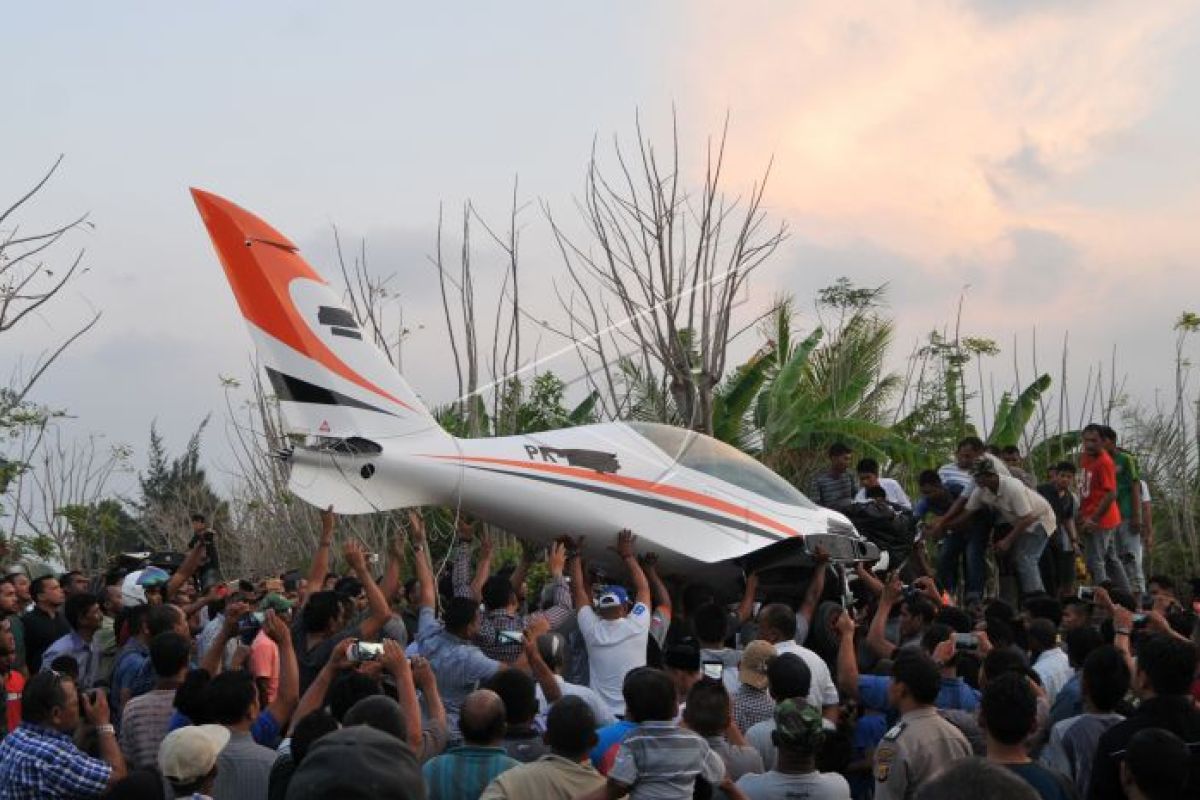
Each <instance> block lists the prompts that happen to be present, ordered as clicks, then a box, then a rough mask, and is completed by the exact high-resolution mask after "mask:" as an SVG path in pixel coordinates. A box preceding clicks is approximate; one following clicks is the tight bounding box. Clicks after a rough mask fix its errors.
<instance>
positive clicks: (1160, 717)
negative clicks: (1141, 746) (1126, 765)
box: [1088, 695, 1200, 800]
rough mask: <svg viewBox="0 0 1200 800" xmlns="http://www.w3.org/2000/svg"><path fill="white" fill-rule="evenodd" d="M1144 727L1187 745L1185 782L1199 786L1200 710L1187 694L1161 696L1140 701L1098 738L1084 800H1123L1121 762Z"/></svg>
mask: <svg viewBox="0 0 1200 800" xmlns="http://www.w3.org/2000/svg"><path fill="white" fill-rule="evenodd" d="M1146 728H1163V729H1164V730H1168V731H1170V732H1171V733H1173V734H1175V735H1176V736H1178V737H1179V738H1180V739H1182V740H1183V743H1184V744H1186V745H1187V746H1188V752H1189V753H1190V758H1189V762H1190V768H1191V774H1190V777H1189V778H1188V783H1189V784H1190V785H1191V786H1200V711H1197V710H1196V708H1195V706H1194V705H1193V703H1192V698H1191V696H1190V695H1163V696H1161V697H1152V698H1150V699H1148V700H1143V701H1142V703H1141V705H1139V706H1138V707H1137V710H1136V711H1134V712H1133V714H1131V715H1130V716H1129V717H1128V718H1127V719H1125V720H1124V721H1123V722H1118V723H1117V724H1116V725H1113V726H1112V727H1111V728H1109V729H1108V730H1106V731H1105V732H1104V733H1103V734H1101V735H1100V743H1099V744H1098V745H1097V746H1096V752H1095V755H1094V761H1093V762H1092V780H1091V782H1090V783H1089V785H1088V797H1089V798H1093V799H1095V800H1104V799H1105V798H1114V799H1115V798H1118V797H1124V796H1125V795H1124V792H1123V791H1122V789H1121V774H1120V772H1121V768H1120V763H1121V760H1122V759H1123V758H1124V757H1125V748H1126V747H1128V746H1129V740H1130V739H1132V738H1133V735H1134V734H1135V733H1137V732H1138V731H1141V730H1145V729H1146Z"/></svg>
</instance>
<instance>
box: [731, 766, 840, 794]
mask: <svg viewBox="0 0 1200 800" xmlns="http://www.w3.org/2000/svg"><path fill="white" fill-rule="evenodd" d="M737 787H738V788H739V789H741V790H742V791H743V792H745V793H746V796H747V797H749V798H750V800H778V798H789V800H790V798H804V800H850V784H849V783H847V782H846V779H845V778H843V777H842V776H841V775H839V774H837V773H836V772H806V773H804V774H802V775H795V774H789V773H785V772H777V771H775V770H771V771H770V772H764V773H762V774H760V775H743V776H742V777H741V778H739V779H738V781H737Z"/></svg>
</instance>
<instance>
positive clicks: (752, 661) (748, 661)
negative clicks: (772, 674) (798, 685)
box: [738, 639, 777, 689]
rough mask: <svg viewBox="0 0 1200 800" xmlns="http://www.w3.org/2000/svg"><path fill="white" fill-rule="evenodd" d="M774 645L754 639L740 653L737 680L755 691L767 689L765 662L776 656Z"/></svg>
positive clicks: (763, 640)
mask: <svg viewBox="0 0 1200 800" xmlns="http://www.w3.org/2000/svg"><path fill="white" fill-rule="evenodd" d="M776 655H777V654H776V652H775V645H773V644H771V643H770V642H768V641H766V640H765V639H755V640H754V641H753V642H751V643H750V644H748V645H746V649H744V650H743V651H742V663H740V664H739V665H738V680H739V681H741V682H742V683H744V684H746V685H747V686H753V687H754V688H755V689H766V688H767V662H768V661H770V660H771V659H772V658H774V657H775V656H776Z"/></svg>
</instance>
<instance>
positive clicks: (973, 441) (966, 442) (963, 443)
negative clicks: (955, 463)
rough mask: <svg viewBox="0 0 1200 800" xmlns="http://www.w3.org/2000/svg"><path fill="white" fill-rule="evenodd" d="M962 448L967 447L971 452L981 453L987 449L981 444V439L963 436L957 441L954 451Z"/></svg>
mask: <svg viewBox="0 0 1200 800" xmlns="http://www.w3.org/2000/svg"><path fill="white" fill-rule="evenodd" d="M964 447H969V448H971V449H972V450H978V451H983V450H985V449H987V448H986V447H985V446H984V444H983V439H980V438H979V437H978V436H964V437H963V438H961V439H959V440H958V445H957V447H955V450H962V449H963V448H964Z"/></svg>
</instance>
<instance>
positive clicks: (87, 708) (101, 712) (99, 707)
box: [79, 689, 111, 727]
mask: <svg viewBox="0 0 1200 800" xmlns="http://www.w3.org/2000/svg"><path fill="white" fill-rule="evenodd" d="M79 705H80V707H81V708H82V709H83V716H84V719H86V720H87V721H88V722H90V723H92V725H95V726H96V727H99V726H101V725H108V724H110V722H111V714H110V712H109V710H108V695H107V694H106V693H105V691H104V690H103V689H97V690H96V691H95V692H81V693H80V696H79Z"/></svg>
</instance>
